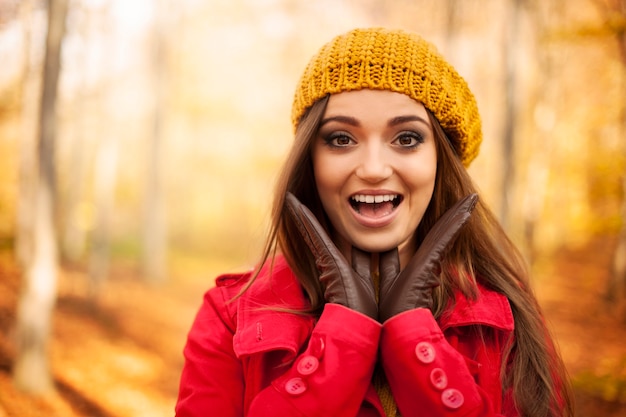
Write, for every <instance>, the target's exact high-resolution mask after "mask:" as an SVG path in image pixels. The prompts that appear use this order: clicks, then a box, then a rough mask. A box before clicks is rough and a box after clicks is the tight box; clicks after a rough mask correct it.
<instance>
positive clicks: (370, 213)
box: [350, 194, 403, 218]
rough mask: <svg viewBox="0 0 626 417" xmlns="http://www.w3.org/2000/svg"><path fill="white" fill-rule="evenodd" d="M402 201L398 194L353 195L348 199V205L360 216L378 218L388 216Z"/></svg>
mask: <svg viewBox="0 0 626 417" xmlns="http://www.w3.org/2000/svg"><path fill="white" fill-rule="evenodd" d="M402 200H403V197H402V196H401V195H399V194H381V195H371V194H355V195H353V196H352V197H350V205H351V206H352V208H353V209H354V211H356V212H357V213H359V214H360V215H362V216H366V217H374V218H378V217H384V216H386V215H388V214H390V213H391V212H392V211H393V210H395V208H396V207H398V206H399V205H400V203H401V202H402Z"/></svg>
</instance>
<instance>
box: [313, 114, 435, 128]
mask: <svg viewBox="0 0 626 417" xmlns="http://www.w3.org/2000/svg"><path fill="white" fill-rule="evenodd" d="M330 122H340V123H346V124H349V125H351V126H355V127H359V126H361V123H360V122H359V121H358V119H356V118H354V117H350V116H331V117H327V118H326V119H322V121H321V122H320V127H321V126H324V125H325V124H327V123H330ZM408 122H422V123H424V124H425V125H427V126H430V123H429V122H428V121H427V120H426V119H424V118H423V117H420V116H417V115H407V116H397V117H394V118H392V119H390V120H389V121H388V122H387V126H390V127H392V126H397V125H401V124H403V123H408Z"/></svg>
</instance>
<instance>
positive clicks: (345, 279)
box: [285, 193, 378, 320]
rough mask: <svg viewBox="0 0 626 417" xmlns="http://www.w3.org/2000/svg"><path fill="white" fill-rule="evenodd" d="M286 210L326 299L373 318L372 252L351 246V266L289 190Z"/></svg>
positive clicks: (375, 305)
mask: <svg viewBox="0 0 626 417" xmlns="http://www.w3.org/2000/svg"><path fill="white" fill-rule="evenodd" d="M285 204H286V207H287V213H289V215H290V216H291V217H292V219H293V220H294V221H295V223H296V224H297V226H298V230H299V231H300V234H301V235H302V237H303V238H304V241H305V242H306V244H307V245H308V247H309V249H310V250H311V253H312V254H313V256H314V257H315V263H316V265H317V269H318V271H319V273H320V277H319V279H320V282H321V283H322V286H323V288H324V298H325V300H326V302H328V303H335V304H341V305H343V306H345V307H348V308H351V309H353V310H356V311H359V312H361V313H363V314H365V315H367V316H370V317H371V318H373V319H374V320H376V318H377V316H378V305H377V304H376V296H375V293H374V284H373V281H372V279H371V276H370V258H371V256H370V255H369V254H367V253H366V252H363V251H361V250H359V249H357V248H355V247H353V248H352V267H350V265H349V264H348V261H346V258H344V257H343V255H342V254H341V252H339V249H337V247H336V246H335V244H334V243H333V241H332V240H331V239H330V237H329V236H328V235H327V234H326V231H325V230H324V228H323V227H322V225H320V224H319V222H318V221H317V219H316V218H315V215H314V214H313V213H311V211H310V210H309V209H308V208H307V207H306V206H305V205H304V204H302V203H300V201H298V199H297V198H296V197H295V196H294V195H293V194H291V193H287V196H286V199H285Z"/></svg>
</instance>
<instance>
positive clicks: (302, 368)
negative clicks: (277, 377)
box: [296, 355, 320, 375]
mask: <svg viewBox="0 0 626 417" xmlns="http://www.w3.org/2000/svg"><path fill="white" fill-rule="evenodd" d="M319 366H320V362H319V361H318V360H317V358H316V357H315V356H311V355H306V356H303V357H302V359H300V361H299V362H298V366H297V367H296V369H297V370H298V373H299V374H300V375H311V374H312V373H313V372H315V371H317V368H318V367H319Z"/></svg>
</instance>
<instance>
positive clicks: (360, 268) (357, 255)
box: [352, 246, 372, 278]
mask: <svg viewBox="0 0 626 417" xmlns="http://www.w3.org/2000/svg"><path fill="white" fill-rule="evenodd" d="M371 263H372V258H371V255H370V254H369V253H367V252H364V251H362V250H361V249H359V248H356V247H354V246H353V247H352V269H353V270H354V271H355V272H356V273H357V275H359V276H361V277H368V278H369V277H370V269H371Z"/></svg>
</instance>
